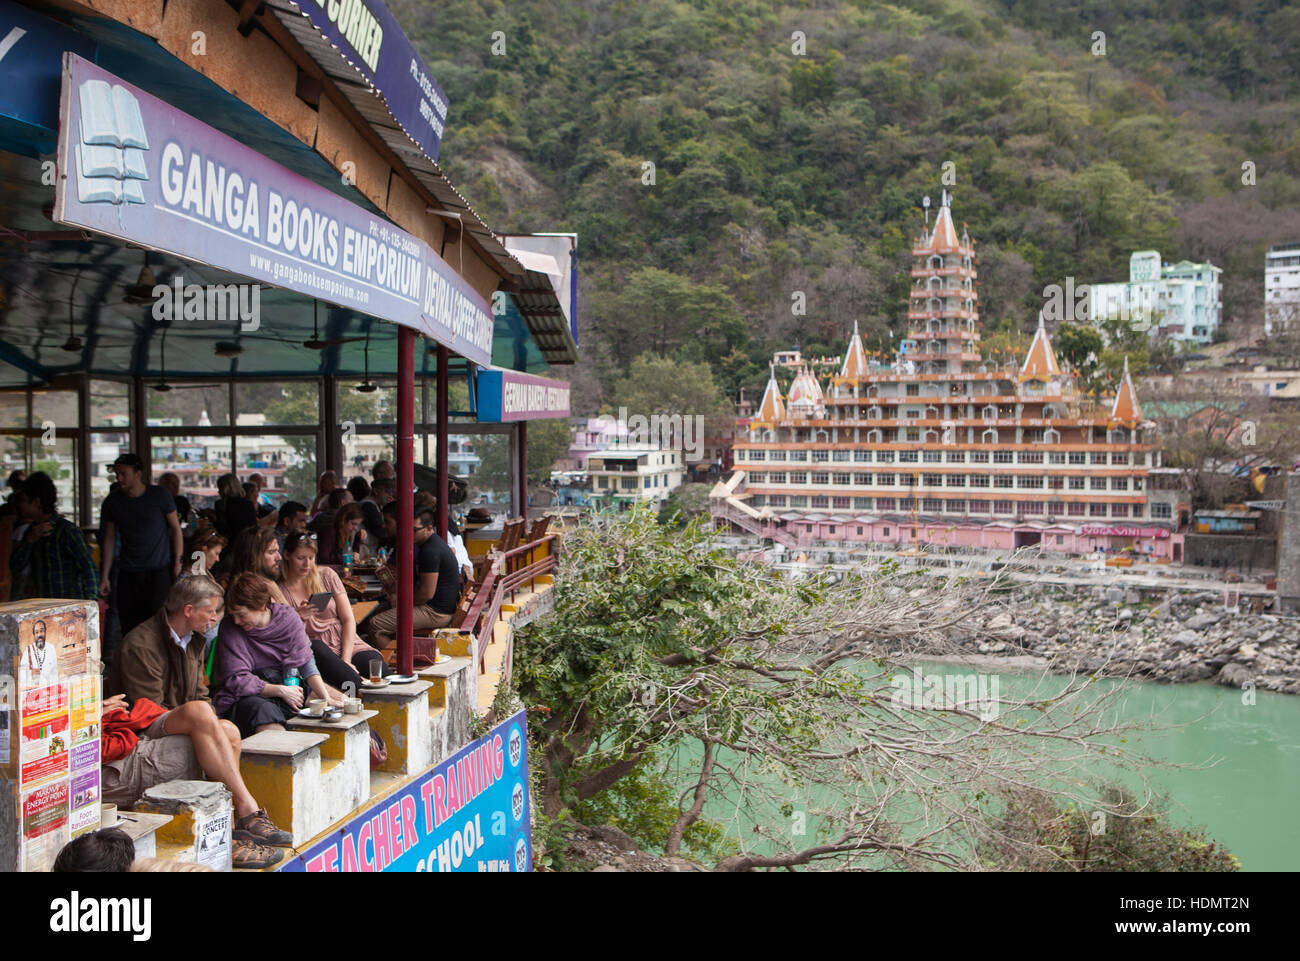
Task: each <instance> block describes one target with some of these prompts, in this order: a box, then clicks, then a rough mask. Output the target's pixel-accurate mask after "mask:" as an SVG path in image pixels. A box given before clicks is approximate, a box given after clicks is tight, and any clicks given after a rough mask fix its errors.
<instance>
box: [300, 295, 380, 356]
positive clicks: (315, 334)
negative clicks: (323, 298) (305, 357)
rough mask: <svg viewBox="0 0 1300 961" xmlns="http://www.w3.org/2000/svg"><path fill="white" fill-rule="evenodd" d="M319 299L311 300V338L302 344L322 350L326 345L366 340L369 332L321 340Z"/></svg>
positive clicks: (312, 348)
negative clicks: (364, 334) (363, 335)
mask: <svg viewBox="0 0 1300 961" xmlns="http://www.w3.org/2000/svg"><path fill="white" fill-rule="evenodd" d="M319 308H320V301H319V300H313V301H312V317H311V325H312V338H311V340H304V341H303V342H302V345H303V346H304V347H306V348H308V349H309V350H324V349H325V348H326V347H333V346H335V345H337V344H351V343H354V342H356V341H359V340H368V338H369V333H367V335H366V336H365V337H335V338H333V339H331V340H321V337H320V318H319V316H318V315H319V312H320V311H319Z"/></svg>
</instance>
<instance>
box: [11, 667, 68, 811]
mask: <svg viewBox="0 0 1300 961" xmlns="http://www.w3.org/2000/svg"><path fill="white" fill-rule="evenodd" d="M69 739H70V732H69V729H68V685H67V684H51V685H50V686H49V687H41V688H37V689H36V690H33V691H27V692H25V693H24V694H23V702H22V744H21V748H20V754H21V765H22V766H21V768H20V773H19V783H20V785H21V787H22V788H23V789H26V788H28V787H31V786H33V785H35V784H38V783H41V782H43V781H50V780H53V779H54V778H57V777H62V776H64V775H66V774H67V773H68V757H69V748H70V746H71V745H70V743H69ZM65 787H66V785H65Z"/></svg>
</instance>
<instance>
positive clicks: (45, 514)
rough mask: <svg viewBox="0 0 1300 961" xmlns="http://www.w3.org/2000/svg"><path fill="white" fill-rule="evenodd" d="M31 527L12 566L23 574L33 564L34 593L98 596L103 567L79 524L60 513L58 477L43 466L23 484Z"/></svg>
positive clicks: (29, 591)
mask: <svg viewBox="0 0 1300 961" xmlns="http://www.w3.org/2000/svg"><path fill="white" fill-rule="evenodd" d="M22 491H23V494H24V495H25V497H26V500H25V501H22V502H21V503H22V508H21V509H22V512H23V520H25V521H27V522H28V525H27V532H26V533H25V534H24V535H23V538H22V540H21V541H19V542H18V543H17V544H16V545H14V551H13V554H12V555H11V556H10V558H9V569H10V570H11V571H13V573H14V575H15V576H17V575H18V574H19V573H20V572H21V571H23V570H24V569H25V568H28V567H30V568H31V574H30V576H29V577H28V580H27V588H26V591H25V593H26V596H28V597H61V598H69V599H81V600H87V601H93V600H95V599H96V598H97V597H99V571H98V570H96V568H95V561H94V558H92V557H91V554H90V547H89V546H88V545H87V544H86V538H85V537H83V536H82V533H81V531H80V530H78V529H77V525H75V524H73V523H72V521H70V520H68V519H67V518H66V517H64V516H63V515H62V514H60V513H59V509H58V502H59V494H58V491H57V490H56V489H55V487H54V481H52V480H51V479H50V476H49V475H48V474H46V473H44V472H43V471H37V472H36V473H35V474H32V475H31V476H30V477H28V478H27V479H26V480H25V481H23V484H22Z"/></svg>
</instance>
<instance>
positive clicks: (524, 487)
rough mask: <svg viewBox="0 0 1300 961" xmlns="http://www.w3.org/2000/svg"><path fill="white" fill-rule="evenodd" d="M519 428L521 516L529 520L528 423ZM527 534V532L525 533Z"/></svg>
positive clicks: (521, 424)
mask: <svg viewBox="0 0 1300 961" xmlns="http://www.w3.org/2000/svg"><path fill="white" fill-rule="evenodd" d="M518 428H519V464H518V465H517V467H518V469H519V516H520V517H522V518H523V519H524V520H527V519H528V421H526V420H521V421H520V422H519V424H518ZM525 533H526V532H525Z"/></svg>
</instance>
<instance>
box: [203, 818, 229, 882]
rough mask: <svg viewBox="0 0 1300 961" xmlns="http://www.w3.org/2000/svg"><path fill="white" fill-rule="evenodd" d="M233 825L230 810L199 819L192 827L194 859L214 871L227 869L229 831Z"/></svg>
mask: <svg viewBox="0 0 1300 961" xmlns="http://www.w3.org/2000/svg"><path fill="white" fill-rule="evenodd" d="M233 827H234V825H233V824H232V823H231V812H230V811H228V810H226V811H222V812H221V813H220V814H214V815H212V816H211V817H208V818H204V819H203V820H202V821H200V822H199V823H198V824H197V825H196V826H195V829H194V836H195V838H196V839H197V840H196V841H195V845H194V854H195V857H194V860H196V861H197V862H198V863H199V864H205V865H207V866H208V867H210V868H212V870H214V871H229V870H230V853H231V852H230V832H231V829H232V828H233Z"/></svg>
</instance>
